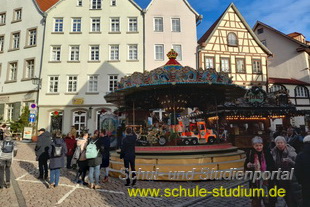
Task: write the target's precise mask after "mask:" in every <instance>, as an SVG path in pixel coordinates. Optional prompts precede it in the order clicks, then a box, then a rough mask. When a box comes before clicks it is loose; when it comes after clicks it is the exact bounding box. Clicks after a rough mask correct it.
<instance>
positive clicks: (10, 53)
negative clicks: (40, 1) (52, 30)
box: [0, 0, 44, 123]
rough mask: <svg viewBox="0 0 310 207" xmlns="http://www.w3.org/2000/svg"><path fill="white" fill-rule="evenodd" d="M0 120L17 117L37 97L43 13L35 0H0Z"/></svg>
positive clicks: (4, 120)
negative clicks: (35, 83) (35, 79)
mask: <svg viewBox="0 0 310 207" xmlns="http://www.w3.org/2000/svg"><path fill="white" fill-rule="evenodd" d="M0 5H1V6H0V71H1V75H0V120H1V121H0V122H6V123H8V122H9V121H13V120H17V119H18V118H19V115H20V112H21V110H22V108H23V107H24V106H26V105H28V104H29V103H34V102H35V101H36V99H37V95H38V94H37V92H38V88H37V86H36V85H33V84H32V81H31V79H32V78H34V77H39V73H40V68H41V54H42V42H43V32H44V20H43V19H44V18H43V13H42V12H41V10H40V9H39V7H38V5H37V4H36V1H34V0H16V1H11V0H0Z"/></svg>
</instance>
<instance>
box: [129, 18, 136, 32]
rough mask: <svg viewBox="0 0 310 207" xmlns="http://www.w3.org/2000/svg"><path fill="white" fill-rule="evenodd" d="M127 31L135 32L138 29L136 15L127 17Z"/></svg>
mask: <svg viewBox="0 0 310 207" xmlns="http://www.w3.org/2000/svg"><path fill="white" fill-rule="evenodd" d="M128 31H129V32H137V31H138V18H137V17H129V18H128Z"/></svg>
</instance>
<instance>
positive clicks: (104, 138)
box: [99, 129, 111, 183]
mask: <svg viewBox="0 0 310 207" xmlns="http://www.w3.org/2000/svg"><path fill="white" fill-rule="evenodd" d="M99 141H100V147H101V156H102V163H101V166H100V167H101V168H103V180H102V182H104V183H105V182H107V181H108V176H109V172H108V167H109V164H110V144H111V142H110V137H109V136H108V135H107V133H106V130H105V129H102V130H101V132H100V137H99Z"/></svg>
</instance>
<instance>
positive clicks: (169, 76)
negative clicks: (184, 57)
mask: <svg viewBox="0 0 310 207" xmlns="http://www.w3.org/2000/svg"><path fill="white" fill-rule="evenodd" d="M177 55H178V53H176V52H175V51H174V50H173V49H171V51H170V52H169V53H168V54H167V56H168V57H169V61H168V62H167V63H166V64H165V65H164V66H163V67H159V68H157V69H155V70H152V71H150V72H149V71H145V72H144V73H140V72H135V73H133V74H132V75H131V76H125V77H123V78H121V81H120V82H119V84H118V90H123V89H126V88H130V87H141V86H147V85H160V84H186V83H209V84H232V79H231V78H229V77H228V75H227V73H223V72H220V73H219V72H216V71H215V70H214V69H205V70H203V69H201V68H200V69H198V70H195V69H193V68H191V67H188V66H186V67H182V65H181V64H180V63H179V62H178V61H177V60H176V57H177Z"/></svg>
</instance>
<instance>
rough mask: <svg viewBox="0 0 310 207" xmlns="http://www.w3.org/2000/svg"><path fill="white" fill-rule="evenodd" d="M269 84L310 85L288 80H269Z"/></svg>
mask: <svg viewBox="0 0 310 207" xmlns="http://www.w3.org/2000/svg"><path fill="white" fill-rule="evenodd" d="M268 80H269V83H271V84H288V85H308V86H310V83H307V82H303V81H300V80H296V79H293V78H291V79H288V78H269V79H268Z"/></svg>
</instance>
